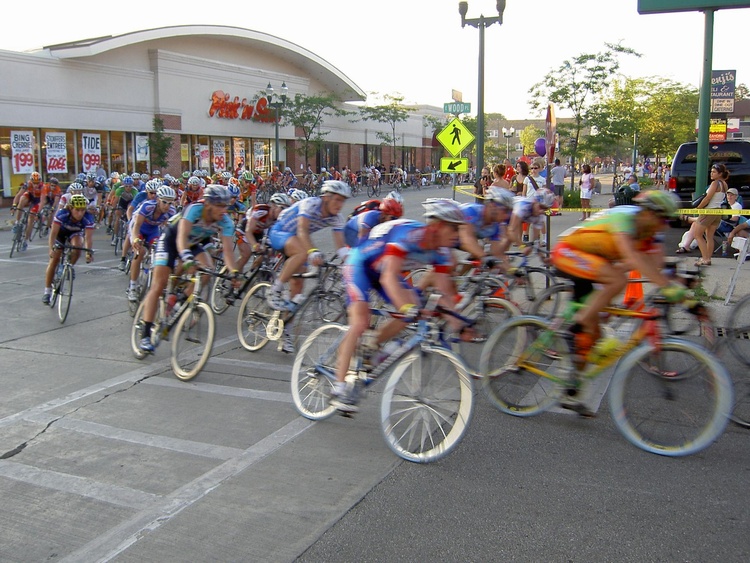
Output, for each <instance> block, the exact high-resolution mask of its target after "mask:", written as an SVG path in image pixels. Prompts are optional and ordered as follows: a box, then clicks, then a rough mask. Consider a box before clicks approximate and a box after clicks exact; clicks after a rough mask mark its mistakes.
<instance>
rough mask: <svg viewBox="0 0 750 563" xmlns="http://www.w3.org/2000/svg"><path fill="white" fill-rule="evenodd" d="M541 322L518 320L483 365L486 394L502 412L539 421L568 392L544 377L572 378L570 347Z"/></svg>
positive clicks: (499, 334) (505, 328)
mask: <svg viewBox="0 0 750 563" xmlns="http://www.w3.org/2000/svg"><path fill="white" fill-rule="evenodd" d="M548 324H549V323H548V321H546V320H545V319H541V318H538V317H530V316H524V317H517V318H515V319H513V320H511V321H509V322H507V323H505V324H504V325H502V326H500V327H499V328H497V329H496V330H495V331H494V332H493V333H492V334H491V335H490V337H489V338H488V339H487V342H486V343H485V345H484V348H483V349H482V356H481V359H480V361H479V373H480V374H481V376H482V391H483V392H484V394H485V396H486V397H487V399H489V401H490V403H491V404H492V405H493V406H494V407H495V408H497V409H499V410H501V411H502V412H504V413H506V414H511V415H513V416H533V415H536V414H539V413H542V412H544V411H547V410H549V409H550V408H552V407H553V406H554V405H555V404H556V403H557V401H558V399H559V398H560V394H561V392H562V388H561V386H560V385H558V384H557V383H555V382H553V381H552V380H551V379H547V378H544V377H542V376H540V375H539V372H540V371H541V372H543V373H546V374H549V375H550V376H551V377H554V378H559V379H562V380H565V379H567V378H568V377H569V376H570V374H571V373H572V372H571V370H572V366H571V362H570V352H569V347H568V342H567V341H566V340H565V339H564V338H563V337H562V336H560V335H559V334H557V333H556V332H554V331H552V330H550V329H549V327H548Z"/></svg>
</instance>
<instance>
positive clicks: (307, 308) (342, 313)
mask: <svg viewBox="0 0 750 563" xmlns="http://www.w3.org/2000/svg"><path fill="white" fill-rule="evenodd" d="M345 321H346V302H345V300H344V298H343V297H342V295H341V294H340V293H338V292H333V291H326V292H321V293H313V294H312V295H310V297H308V298H307V299H306V300H305V302H304V303H303V304H302V306H301V307H300V308H299V309H298V310H297V311H296V312H295V313H294V319H293V322H292V323H291V325H292V326H291V327H290V329H289V331H290V333H291V336H292V342H293V343H294V347H295V348H297V347H298V346H299V345H300V344H301V343H302V342H304V341H305V339H306V338H307V337H308V336H309V335H310V334H311V333H312V330H313V328H315V327H316V326H319V325H320V323H326V324H329V323H344V322H345ZM287 326H289V325H287Z"/></svg>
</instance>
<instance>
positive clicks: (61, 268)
mask: <svg viewBox="0 0 750 563" xmlns="http://www.w3.org/2000/svg"><path fill="white" fill-rule="evenodd" d="M54 248H55V249H58V248H62V249H63V255H62V256H61V257H60V262H59V263H58V264H57V269H56V270H55V276H54V278H53V280H52V295H51V296H50V301H49V306H50V307H54V306H55V303H57V316H58V318H59V319H60V324H63V323H65V320H66V319H67V318H68V312H69V311H70V302H71V301H72V300H73V280H75V279H76V272H75V268H74V267H73V263H72V262H71V261H70V251H71V250H78V251H81V252H86V253H89V252H91V253H94V252H95V250H93V249H91V248H84V247H82V246H72V245H70V244H65V245H60V244H59V243H55V246H54ZM58 299H59V301H58Z"/></svg>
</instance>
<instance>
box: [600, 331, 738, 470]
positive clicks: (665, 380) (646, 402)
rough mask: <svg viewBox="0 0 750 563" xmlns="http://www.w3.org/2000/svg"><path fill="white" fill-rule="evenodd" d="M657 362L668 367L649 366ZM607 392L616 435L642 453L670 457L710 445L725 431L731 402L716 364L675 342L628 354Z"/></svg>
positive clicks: (700, 350) (727, 382)
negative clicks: (673, 374)
mask: <svg viewBox="0 0 750 563" xmlns="http://www.w3.org/2000/svg"><path fill="white" fill-rule="evenodd" d="M646 358H648V361H645V359H646ZM657 364H658V365H662V366H669V367H668V368H667V367H664V369H660V370H654V369H650V368H649V366H653V365H657ZM670 373H679V374H680V375H679V377H671V376H670V375H669V374H670ZM609 389H610V391H609V403H610V409H611V412H612V418H613V420H614V422H615V425H616V426H617V429H618V430H619V431H620V433H621V434H622V435H623V436H625V438H626V439H627V440H628V441H629V442H630V443H631V444H633V445H634V446H637V447H639V448H641V449H642V450H645V451H647V452H649V453H654V454H659V455H664V456H671V457H676V456H685V455H690V454H694V453H696V452H699V451H701V450H703V449H704V448H707V447H708V446H710V445H711V444H712V443H713V442H714V441H715V440H716V439H717V438H718V437H719V436H720V435H721V433H722V432H723V431H724V429H725V428H726V425H727V422H728V420H729V415H730V413H731V408H732V402H733V393H732V382H731V379H730V377H729V374H728V373H727V372H726V370H725V369H724V367H723V366H722V365H721V364H720V363H719V362H718V360H717V359H716V358H715V357H714V356H713V355H711V354H710V353H708V352H707V351H706V350H704V349H703V348H701V347H700V346H697V345H696V344H695V343H694V342H689V341H686V340H678V339H666V340H663V341H662V342H661V344H660V348H659V349H658V350H657V349H655V348H654V347H653V346H652V345H650V344H643V345H641V346H639V347H638V348H636V349H634V350H633V351H631V352H629V353H628V354H627V355H626V356H625V357H623V358H622V359H621V360H620V363H619V364H618V365H617V368H616V369H615V373H614V375H613V376H612V381H611V382H610V387H609Z"/></svg>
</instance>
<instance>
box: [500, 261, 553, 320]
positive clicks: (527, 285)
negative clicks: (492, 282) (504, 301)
mask: <svg viewBox="0 0 750 563" xmlns="http://www.w3.org/2000/svg"><path fill="white" fill-rule="evenodd" d="M557 283H558V281H557V278H555V276H554V275H553V274H552V273H551V272H550V271H549V270H547V269H545V268H536V267H531V268H526V275H525V276H523V277H521V278H516V277H513V278H511V279H510V280H509V284H508V289H509V291H510V296H509V297H507V296H506V298H509V299H510V300H511V301H513V302H514V303H515V304H516V305H518V307H519V308H520V309H521V311H523V312H524V313H529V314H530V313H531V311H532V309H533V307H534V303H536V302H537V301H538V300H539V299H540V298H541V297H542V295H543V294H544V293H545V292H546V291H547V290H548V289H549V288H550V287H553V286H555V285H557Z"/></svg>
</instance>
